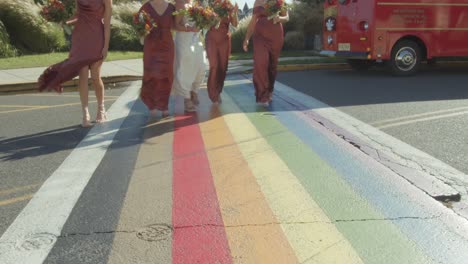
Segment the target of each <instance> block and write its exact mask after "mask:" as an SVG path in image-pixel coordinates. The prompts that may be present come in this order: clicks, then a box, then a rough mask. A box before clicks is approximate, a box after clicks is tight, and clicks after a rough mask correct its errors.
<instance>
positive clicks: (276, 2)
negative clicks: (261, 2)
mask: <svg viewBox="0 0 468 264" xmlns="http://www.w3.org/2000/svg"><path fill="white" fill-rule="evenodd" d="M286 9H287V5H286V2H284V0H269V1H267V2H266V3H265V10H266V12H267V14H268V20H271V19H273V18H274V17H275V16H277V15H279V14H280V13H281V12H283V11H286Z"/></svg>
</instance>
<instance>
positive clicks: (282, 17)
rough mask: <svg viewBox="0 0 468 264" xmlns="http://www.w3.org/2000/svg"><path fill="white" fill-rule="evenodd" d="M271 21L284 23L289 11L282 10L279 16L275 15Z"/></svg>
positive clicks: (287, 19)
mask: <svg viewBox="0 0 468 264" xmlns="http://www.w3.org/2000/svg"><path fill="white" fill-rule="evenodd" d="M273 21H274V22H275V24H276V23H278V22H280V23H286V22H288V21H289V12H288V10H284V11H282V12H281V13H280V15H279V16H275V17H274V18H273Z"/></svg>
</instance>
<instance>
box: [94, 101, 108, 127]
mask: <svg viewBox="0 0 468 264" xmlns="http://www.w3.org/2000/svg"><path fill="white" fill-rule="evenodd" d="M105 121H107V113H106V109H105V107H104V105H100V106H99V107H98V111H97V115H96V121H95V122H96V123H103V122H105Z"/></svg>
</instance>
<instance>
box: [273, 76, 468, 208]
mask: <svg viewBox="0 0 468 264" xmlns="http://www.w3.org/2000/svg"><path fill="white" fill-rule="evenodd" d="M275 89H276V90H277V91H279V92H281V93H282V94H285V95H286V96H288V97H290V98H294V100H296V101H297V102H298V103H300V104H301V105H303V106H305V107H306V109H307V110H304V112H305V113H309V114H310V116H311V118H314V119H316V120H317V121H320V122H322V123H323V124H324V126H326V127H327V128H328V129H329V130H331V131H333V132H334V133H335V134H342V133H345V135H344V136H345V137H346V138H347V140H350V141H353V142H354V143H356V144H357V145H359V146H360V150H361V151H363V152H365V153H367V154H368V155H369V156H371V157H373V158H374V159H376V160H378V161H379V162H380V163H382V164H384V165H385V166H387V167H389V168H390V169H392V170H393V171H394V172H396V173H398V174H399V175H401V176H402V177H404V178H405V179H407V180H408V181H409V182H411V183H413V184H414V185H415V186H417V187H418V188H420V189H422V190H423V191H425V192H426V193H428V194H430V195H431V196H443V195H449V196H452V195H456V194H461V195H462V202H461V203H458V204H459V205H462V204H465V205H466V206H467V208H468V199H467V200H464V199H466V198H464V196H465V195H467V190H466V189H465V188H464V187H463V186H467V185H468V177H467V176H466V175H465V174H464V173H462V172H460V171H458V170H457V169H455V168H453V167H451V166H449V165H448V164H446V163H444V162H442V161H440V160H438V159H436V158H434V157H432V156H430V155H429V154H427V153H425V152H423V151H421V150H418V149H416V148H415V147H413V146H411V145H409V144H406V143H404V142H402V141H401V140H399V139H396V138H394V137H392V136H390V135H388V134H386V133H384V132H383V131H381V130H379V129H377V128H375V127H372V126H371V125H369V124H366V123H364V122H362V121H360V120H358V119H356V118H354V117H352V116H350V115H348V114H346V113H343V112H341V111H339V110H337V109H335V108H333V107H330V106H329V105H327V104H325V103H323V102H321V101H319V100H317V99H315V98H314V97H311V96H308V95H306V94H303V93H301V92H298V91H296V90H295V89H292V88H290V87H288V86H286V85H284V84H281V83H278V82H277V83H276V84H275ZM280 97H281V95H280ZM285 100H288V98H285ZM449 184H450V185H449ZM457 212H458V213H460V214H462V215H464V216H465V217H468V210H467V209H463V208H462V207H460V211H457Z"/></svg>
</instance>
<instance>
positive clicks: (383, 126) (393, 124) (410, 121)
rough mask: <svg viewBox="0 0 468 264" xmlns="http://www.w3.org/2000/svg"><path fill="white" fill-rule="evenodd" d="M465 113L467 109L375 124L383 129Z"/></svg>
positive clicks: (467, 112)
mask: <svg viewBox="0 0 468 264" xmlns="http://www.w3.org/2000/svg"><path fill="white" fill-rule="evenodd" d="M465 114H468V111H462V112H455V113H451V114H446V115H437V116H431V117H425V118H419V119H412V120H408V121H402V122H396V123H390V124H386V125H381V126H376V127H377V128H380V129H384V128H390V127H396V126H402V125H409V124H413V123H418V122H424V121H430V120H436V119H442V118H447V117H454V116H459V115H465Z"/></svg>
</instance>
